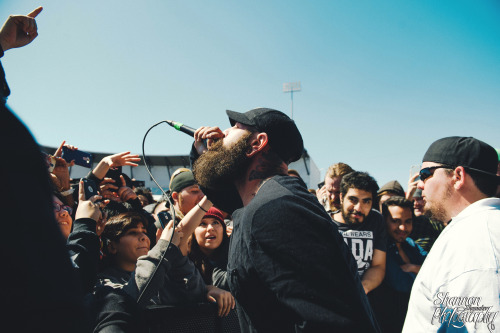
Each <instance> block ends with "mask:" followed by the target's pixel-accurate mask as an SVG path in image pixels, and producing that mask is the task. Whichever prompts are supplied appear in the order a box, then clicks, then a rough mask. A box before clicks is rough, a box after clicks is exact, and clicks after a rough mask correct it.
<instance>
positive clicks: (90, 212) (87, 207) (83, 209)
mask: <svg viewBox="0 0 500 333" xmlns="http://www.w3.org/2000/svg"><path fill="white" fill-rule="evenodd" d="M100 199H102V197H101V196H100V195H94V196H92V197H90V198H89V199H86V198H85V190H84V187H83V181H80V184H79V187H78V208H77V209H76V215H75V218H76V219H82V218H90V219H92V220H94V221H96V222H97V221H99V219H100V218H101V208H102V207H104V206H106V205H107V204H108V203H109V200H104V201H101V202H96V201H97V200H100Z"/></svg>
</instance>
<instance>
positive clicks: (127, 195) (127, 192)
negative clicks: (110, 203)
mask: <svg viewBox="0 0 500 333" xmlns="http://www.w3.org/2000/svg"><path fill="white" fill-rule="evenodd" d="M120 179H121V182H122V186H121V187H120V188H119V189H118V196H119V197H120V199H121V201H122V202H127V201H129V200H134V199H136V198H137V194H135V192H134V190H132V189H131V188H130V187H128V186H127V183H126V182H125V178H123V176H122V175H120Z"/></svg>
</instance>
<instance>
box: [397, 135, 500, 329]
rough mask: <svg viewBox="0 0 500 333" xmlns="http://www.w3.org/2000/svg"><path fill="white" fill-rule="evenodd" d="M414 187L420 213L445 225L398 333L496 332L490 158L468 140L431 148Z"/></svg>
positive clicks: (497, 266) (498, 215) (498, 238)
mask: <svg viewBox="0 0 500 333" xmlns="http://www.w3.org/2000/svg"><path fill="white" fill-rule="evenodd" d="M422 161H423V163H422V169H421V170H420V181H419V183H418V188H419V189H421V190H422V196H423V198H424V199H425V206H424V212H425V214H426V215H427V216H428V217H430V218H432V219H434V220H438V221H441V222H448V226H447V227H446V228H445V229H444V230H443V232H442V233H441V235H440V236H439V238H438V239H437V240H436V242H435V243H434V245H433V247H432V249H431V251H430V253H429V255H428V257H427V259H426V261H425V262H424V264H423V265H422V268H421V270H420V273H419V275H418V276H417V279H416V280H415V283H414V284H413V288H412V293H411V298H410V303H409V306H408V313H407V316H406V320H405V326H404V328H403V332H436V331H438V330H439V331H440V332H441V331H443V332H444V331H445V330H448V329H458V328H461V329H462V331H465V330H466V331H468V332H475V331H481V332H488V331H489V332H493V331H495V330H496V327H500V326H498V325H500V315H499V313H500V302H499V290H500V274H499V272H500V262H499V260H498V258H500V199H498V198H492V197H493V195H494V194H495V190H496V187H497V185H498V183H499V179H500V177H498V176H496V171H497V154H496V152H495V149H493V148H492V147H491V146H489V145H488V144H486V143H484V142H482V141H480V140H477V139H475V138H472V137H447V138H443V139H440V140H437V141H435V142H434V143H433V144H431V146H430V147H429V149H428V150H427V152H426V153H425V155H424V158H423V160H422Z"/></svg>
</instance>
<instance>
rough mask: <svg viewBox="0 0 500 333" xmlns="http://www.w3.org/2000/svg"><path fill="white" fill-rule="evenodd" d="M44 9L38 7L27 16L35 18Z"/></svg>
mask: <svg viewBox="0 0 500 333" xmlns="http://www.w3.org/2000/svg"><path fill="white" fill-rule="evenodd" d="M42 10H43V7H41V6H40V7H38V8H37V9H35V10H34V11H32V12H31V13H29V14H28V15H27V16H29V17H32V18H35V17H37V15H38V14H40V13H41V11H42Z"/></svg>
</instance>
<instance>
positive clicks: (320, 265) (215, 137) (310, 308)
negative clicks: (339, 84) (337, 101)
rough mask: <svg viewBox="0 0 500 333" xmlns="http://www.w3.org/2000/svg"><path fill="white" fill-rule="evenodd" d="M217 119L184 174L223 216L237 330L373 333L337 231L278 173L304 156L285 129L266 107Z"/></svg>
mask: <svg viewBox="0 0 500 333" xmlns="http://www.w3.org/2000/svg"><path fill="white" fill-rule="evenodd" d="M227 115H228V117H229V121H230V123H231V126H232V127H230V128H228V129H226V130H225V131H224V132H222V131H221V130H220V129H219V128H218V127H201V128H199V129H198V130H197V131H196V132H195V135H194V137H195V143H194V146H193V151H192V156H193V155H196V152H197V153H198V154H201V156H199V157H198V159H197V160H196V161H195V163H194V169H193V172H194V175H195V178H196V180H197V182H198V184H199V185H200V187H202V189H203V192H204V193H205V194H207V196H208V198H209V199H210V200H211V201H212V202H213V203H214V204H215V205H216V206H218V207H221V208H223V209H224V210H226V211H228V212H230V213H232V215H233V221H234V229H233V233H232V235H231V242H230V252H229V263H228V267H227V278H228V284H229V286H230V289H231V293H232V294H233V295H234V297H235V298H236V300H237V309H238V316H239V320H240V326H241V330H242V332H302V331H311V332H320V331H325V332H326V331H338V332H378V331H379V329H378V325H377V324H376V321H375V319H374V316H373V313H372V310H371V308H370V305H369V303H368V300H367V298H366V295H365V293H364V290H363V287H362V285H361V281H360V278H359V276H358V273H357V266H356V262H355V261H354V259H353V257H352V255H351V253H350V250H349V249H348V248H347V246H346V244H345V243H344V241H343V239H342V236H341V235H340V234H339V232H338V229H337V226H336V225H335V224H334V223H332V220H331V218H330V217H329V216H328V214H327V213H326V211H325V209H324V208H323V207H322V206H321V205H320V204H319V202H318V200H317V199H316V198H315V197H314V196H313V195H311V194H310V193H309V192H308V190H307V187H306V185H305V184H304V182H303V181H302V180H301V179H299V178H296V177H290V176H288V175H287V170H288V164H289V163H290V162H292V161H296V160H298V159H299V158H300V157H301V155H302V153H303V150H304V146H303V141H302V136H301V134H300V132H299V130H298V129H297V127H296V125H295V123H294V121H293V120H291V119H290V118H289V117H288V116H287V115H285V114H284V113H282V112H280V111H277V110H272V109H267V108H258V109H253V110H250V111H248V112H246V113H238V112H234V111H227ZM204 141H206V144H207V146H208V149H206V148H204V145H203V142H204ZM233 211H234V212H233Z"/></svg>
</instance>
